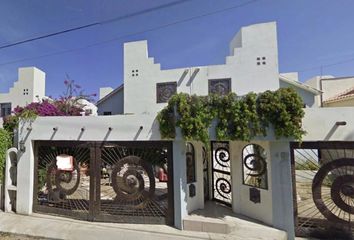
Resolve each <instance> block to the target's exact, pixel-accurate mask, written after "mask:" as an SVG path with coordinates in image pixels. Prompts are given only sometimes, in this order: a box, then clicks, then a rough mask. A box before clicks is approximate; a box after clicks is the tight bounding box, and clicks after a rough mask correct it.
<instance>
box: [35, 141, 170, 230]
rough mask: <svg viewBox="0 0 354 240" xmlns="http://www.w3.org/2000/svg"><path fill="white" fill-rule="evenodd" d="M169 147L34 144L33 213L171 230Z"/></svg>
mask: <svg viewBox="0 0 354 240" xmlns="http://www.w3.org/2000/svg"><path fill="white" fill-rule="evenodd" d="M172 173H173V166H172V144H171V142H161V141H159V142H158V141H153V142H72V141H36V142H35V172H34V177H35V184H34V201H33V202H34V206H33V210H34V211H35V212H41V213H52V214H58V215H65V216H71V217H73V218H78V219H83V220H89V221H107V222H128V223H166V224H169V225H173V219H174V218H173V215H174V214H173V209H174V207H173V182H172V179H173V175H172Z"/></svg>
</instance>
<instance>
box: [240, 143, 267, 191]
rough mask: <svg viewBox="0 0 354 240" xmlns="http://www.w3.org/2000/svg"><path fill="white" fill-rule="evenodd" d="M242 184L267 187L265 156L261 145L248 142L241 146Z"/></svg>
mask: <svg viewBox="0 0 354 240" xmlns="http://www.w3.org/2000/svg"><path fill="white" fill-rule="evenodd" d="M242 158H243V166H242V169H243V171H242V172H243V184H245V185H249V186H252V187H257V188H263V189H268V170H267V162H266V159H267V156H266V151H265V150H264V148H263V147H261V146H260V145H257V144H249V145H247V146H246V147H244V148H243V151H242Z"/></svg>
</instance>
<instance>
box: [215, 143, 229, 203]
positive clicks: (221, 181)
mask: <svg viewBox="0 0 354 240" xmlns="http://www.w3.org/2000/svg"><path fill="white" fill-rule="evenodd" d="M211 150H212V151H211V152H212V184H213V191H212V194H213V200H215V201H218V202H221V203H223V204H225V205H227V206H231V204H232V192H231V189H232V187H231V160H230V152H229V143H228V142H211Z"/></svg>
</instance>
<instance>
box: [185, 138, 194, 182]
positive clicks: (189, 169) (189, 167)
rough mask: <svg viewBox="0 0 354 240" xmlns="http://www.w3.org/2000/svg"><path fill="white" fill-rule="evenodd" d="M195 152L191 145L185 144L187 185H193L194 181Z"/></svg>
mask: <svg viewBox="0 0 354 240" xmlns="http://www.w3.org/2000/svg"><path fill="white" fill-rule="evenodd" d="M195 171H196V169H195V152H194V146H193V144H192V143H187V147H186V175H187V183H193V182H195V181H196V176H195Z"/></svg>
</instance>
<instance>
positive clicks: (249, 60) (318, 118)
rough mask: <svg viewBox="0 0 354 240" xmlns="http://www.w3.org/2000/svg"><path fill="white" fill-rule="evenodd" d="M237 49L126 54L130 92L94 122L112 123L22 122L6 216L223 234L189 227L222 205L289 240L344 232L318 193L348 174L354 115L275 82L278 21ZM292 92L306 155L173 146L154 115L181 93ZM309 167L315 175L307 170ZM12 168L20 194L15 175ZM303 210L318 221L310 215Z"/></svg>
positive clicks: (286, 146) (293, 82) (115, 94)
mask: <svg viewBox="0 0 354 240" xmlns="http://www.w3.org/2000/svg"><path fill="white" fill-rule="evenodd" d="M229 48H230V52H229V56H227V57H226V58H225V63H224V64H220V65H210V66H194V67H186V68H179V69H161V66H160V64H159V63H155V61H154V58H153V57H151V56H150V55H149V53H148V43H147V41H136V42H128V43H125V44H124V81H123V85H122V86H120V87H118V88H116V89H112V88H104V89H101V90H100V100H99V101H98V103H97V106H98V113H99V115H106V116H85V117H65V118H63V117H38V118H37V119H36V120H35V121H33V122H28V121H27V122H23V123H21V125H20V127H19V129H20V131H19V139H18V142H19V145H18V147H17V148H13V149H10V150H9V152H8V158H7V170H6V171H7V172H6V174H7V178H6V184H5V189H6V193H5V209H6V210H7V211H11V210H12V209H14V208H15V210H16V212H17V213H20V214H25V215H30V214H32V213H33V212H40V213H45V214H59V215H64V216H68V217H74V218H79V219H81V220H90V221H113V222H116V221H118V222H122V221H123V222H134V223H165V224H169V225H172V226H175V227H176V228H179V229H186V230H197V231H212V229H213V231H214V232H215V231H216V229H217V231H218V232H223V231H224V233H225V231H227V229H228V228H227V226H226V225H223V224H222V223H220V224H221V225H218V224H215V222H209V221H208V220H205V219H204V220H203V221H200V220H198V219H197V220H196V219H195V218H193V213H195V211H196V210H202V209H204V208H207V207H208V203H210V202H212V203H216V202H217V203H221V205H223V206H225V207H226V208H228V210H229V211H230V212H232V213H233V214H239V215H242V216H245V217H247V218H251V219H253V220H255V221H258V222H261V223H262V224H265V225H267V226H271V227H273V228H276V229H279V230H281V231H284V233H285V235H284V236H285V237H284V238H287V239H294V237H295V235H297V236H312V235H311V234H312V233H318V231H317V230H318V229H323V227H324V226H327V225H328V223H331V224H332V223H333V224H332V225H331V224H330V225H331V227H333V228H331V230H333V229H336V228H337V227H338V226H337V225H338V222H339V223H341V225H343V222H346V221H347V217H345V218H342V217H341V216H335V217H334V216H333V215H330V216H328V212H330V211H324V212H325V213H323V212H321V211H322V210H323V209H325V206H324V205H325V203H323V202H321V199H322V197H321V196H320V195H321V191H320V194H319V193H318V190H316V189H318V188H319V187H320V189H321V187H322V186H323V187H324V188H326V190H328V189H327V188H328V184H327V185H325V184H320V183H321V181H320V180H321V179H322V178H323V177H324V176H325V175H326V174H328V172H330V171H332V168H333V167H338V166H339V167H343V161H344V160H346V161H347V159H348V158H350V157H348V156H349V155H348V156H347V153H352V152H353V150H352V149H354V144H353V142H354V128H353V126H354V111H353V110H354V109H353V108H351V107H345V108H341V109H340V110H338V109H337V108H319V107H318V106H320V104H319V99H318V97H317V96H319V95H321V93H322V91H321V90H320V89H318V88H317V87H316V86H312V85H311V84H308V83H305V84H304V83H301V82H299V81H298V79H297V74H296V73H279V68H278V46H277V33H276V23H274V22H270V23H262V24H255V25H251V26H246V27H243V28H241V29H240V31H239V32H238V33H237V34H236V35H235V36H234V38H233V39H232V40H231V41H230V46H229ZM288 86H291V87H294V88H295V89H296V90H297V92H298V93H299V94H300V96H301V97H302V98H303V100H304V103H305V105H306V108H305V118H304V119H303V128H304V129H305V130H306V131H307V134H306V135H305V136H304V138H303V145H299V144H298V143H297V142H293V141H292V139H276V138H275V137H274V134H273V133H272V131H270V132H269V133H268V135H267V136H266V137H262V138H257V139H252V140H251V141H250V142H243V141H217V140H216V139H214V138H212V139H211V142H210V148H209V149H210V151H208V148H207V147H205V146H204V145H203V144H202V143H201V142H196V141H192V142H186V141H185V140H184V139H183V138H182V137H181V134H180V132H179V131H178V129H177V131H176V133H177V136H176V138H175V139H168V140H166V139H162V138H161V135H160V132H159V125H158V122H157V120H156V115H157V113H158V112H159V111H160V110H161V109H162V108H163V107H165V106H166V105H167V102H168V99H169V98H170V97H171V96H172V95H173V94H174V93H176V92H177V93H179V92H184V93H188V94H197V95H208V94H209V93H219V94H226V93H228V92H234V93H236V94H237V95H244V94H247V93H248V92H256V93H259V92H263V91H266V90H277V89H279V88H280V87H288ZM108 115H110V116H108ZM333 148H335V149H336V150H337V152H339V153H337V155H335V157H333V156H332V154H328V153H333ZM343 149H344V150H343ZM324 150H327V151H324ZM308 151H310V152H311V153H310V154H308ZM304 152H305V153H306V154H304ZM301 154H304V156H305V157H306V158H305V159H304V160H301V159H300V158H299V157H298V156H300V155H301ZM330 156H331V157H330ZM352 157H353V156H351V158H352ZM338 158H340V159H338ZM299 159H300V160H299ZM342 159H344V160H342ZM249 160H251V162H252V163H251V166H250V165H248V164H249V163H247V162H248V161H249ZM337 160H340V161H339V164H337V165H335V164H332V162H333V163H338V161H337ZM255 161H260V163H259V164H260V165H257V166H258V167H259V166H261V169H262V171H260V172H259V173H257V174H258V175H257V174H256V175H255V176H256V177H257V176H259V177H258V178H257V179H256V181H253V182H252V181H249V180H247V178H248V177H250V178H252V177H254V174H253V175H252V173H250V172H249V171H248V170H250V169H252V166H253V167H255V165H254V162H255ZM308 161H312V162H309V163H313V164H314V165H315V167H312V168H310V167H306V166H305V167H302V168H300V167H299V164H300V165H301V164H302V165H303V164H304V163H306V164H308ZM12 162H16V166H17V178H16V181H15V183H16V184H15V183H14V181H13V180H12V178H11V177H10V176H9V173H8V172H9V169H10V167H11V166H12V165H13V164H12ZM327 162H328V164H324V163H327ZM345 164H347V165H348V163H347V162H345ZM345 164H344V165H345ZM349 165H350V166H351V163H349ZM345 166H346V165H345ZM247 169H248V170H247ZM321 169H322V170H321ZM328 169H329V170H328ZM349 169H350V167H349ZM350 171H351V170H350ZM350 171H349V173H348V174H347V175H350ZM317 172H320V173H321V174H322V175H321V176H318V175H317ZM315 175H316V176H318V177H314V176H315ZM333 176H334V174H332V177H333ZM321 177H322V178H321ZM314 179H316V184H315V186H314V187H312V182H313V181H314ZM339 179H340V180H338V181H336V182H335V184H334V186H337V187H336V188H335V189H334V190H333V192H334V194H337V193H338V189H339V191H340V193H341V195H340V194H339V193H338V194H337V195H335V196H338V195H340V196H345V198H352V192H351V190H352V187H351V186H352V185H350V184H349V183H350V182H351V181H352V177H343V178H339ZM348 179H349V180H348ZM319 182H320V183H319ZM322 182H323V179H322ZM344 185H345V186H344ZM338 186H339V187H338ZM303 188H306V189H303ZM312 190H314V193H312ZM323 192H324V191H323ZM327 192H328V191H327ZM311 194H312V195H311ZM11 196H16V201H11ZM12 199H13V198H12ZM313 199H314V200H316V201H312V200H313ZM343 202H344V203H343ZM346 202H348V200H347V199H345V200H343V201H340V200H338V198H336V199H335V204H338V203H339V205H340V206H339V208H343V209H345V208H346V207H347V206H344V207H343V204H346ZM317 204H322V205H320V206H318V205H317ZM316 207H317V208H316ZM303 208H306V209H309V208H311V209H314V210H316V214H315V215H311V216H309V215H308V214H306V212H303V211H302V209H303ZM313 212H315V211H313ZM351 214H352V213H350V212H349V213H348V215H349V219H350V216H351ZM223 217H224V218H227V217H226V216H223ZM224 218H222V217H220V219H222V220H223V219H224ZM220 219H219V220H220ZM322 223H323V224H322ZM309 224H310V225H309ZM345 226H346V225H345ZM219 227H220V228H222V229H224V230H220V228H219ZM317 227H318V228H317ZM311 229H315V231H312V230H311ZM321 231H322V230H321ZM332 232H333V233H334V234H336V231H334V230H333V231H332ZM284 238H283V239H284Z"/></svg>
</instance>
